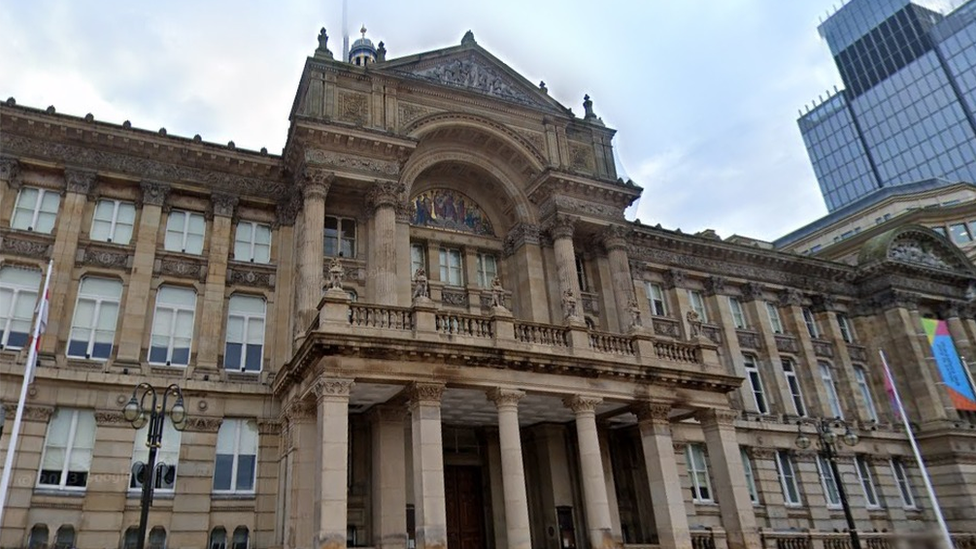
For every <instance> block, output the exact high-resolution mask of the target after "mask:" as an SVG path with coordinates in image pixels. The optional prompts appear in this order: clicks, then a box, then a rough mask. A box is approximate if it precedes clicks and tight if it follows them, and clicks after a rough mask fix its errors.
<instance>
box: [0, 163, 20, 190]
mask: <svg viewBox="0 0 976 549" xmlns="http://www.w3.org/2000/svg"><path fill="white" fill-rule="evenodd" d="M0 179H3V180H5V181H6V182H7V186H9V187H10V188H11V189H13V190H17V189H20V186H21V184H22V183H23V180H22V179H21V177H20V161H18V160H17V159H16V158H10V157H9V156H3V157H0Z"/></svg>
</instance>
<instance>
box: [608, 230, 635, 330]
mask: <svg viewBox="0 0 976 549" xmlns="http://www.w3.org/2000/svg"><path fill="white" fill-rule="evenodd" d="M627 233H628V230H627V229H626V228H624V227H621V226H619V225H611V226H609V227H607V228H606V229H604V231H603V233H602V234H601V238H602V240H603V247H604V248H606V250H607V259H608V260H609V262H610V284H611V287H612V288H613V298H614V302H615V303H616V305H617V318H618V319H619V320H618V322H619V327H620V331H621V332H626V331H627V330H629V329H630V323H631V317H630V300H631V299H633V298H634V279H633V278H632V277H631V276H630V260H629V259H628V258H627Z"/></svg>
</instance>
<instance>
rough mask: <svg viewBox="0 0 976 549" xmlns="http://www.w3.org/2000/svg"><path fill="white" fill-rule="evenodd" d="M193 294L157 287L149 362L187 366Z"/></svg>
mask: <svg viewBox="0 0 976 549" xmlns="http://www.w3.org/2000/svg"><path fill="white" fill-rule="evenodd" d="M196 306H197V294H196V292H194V291H193V290H189V289H186V288H177V287H175V286H160V287H159V290H158V291H157V292H156V312H155V315H154V316H153V329H152V341H151V343H150V347H149V362H151V363H153V364H165V365H167V366H170V365H177V364H178V365H181V366H186V365H187V364H189V363H190V342H191V341H192V339H193V318H194V316H195V313H196Z"/></svg>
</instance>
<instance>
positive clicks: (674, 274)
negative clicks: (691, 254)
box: [664, 269, 686, 289]
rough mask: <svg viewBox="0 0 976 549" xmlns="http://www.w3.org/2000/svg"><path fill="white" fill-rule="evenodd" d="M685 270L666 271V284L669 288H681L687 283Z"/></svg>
mask: <svg viewBox="0 0 976 549" xmlns="http://www.w3.org/2000/svg"><path fill="white" fill-rule="evenodd" d="M685 278H686V275H685V272H684V271H682V270H679V269H668V270H666V271H664V285H665V286H666V287H667V288H668V289H673V288H681V287H683V286H684V285H685Z"/></svg>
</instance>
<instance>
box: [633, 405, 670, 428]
mask: <svg viewBox="0 0 976 549" xmlns="http://www.w3.org/2000/svg"><path fill="white" fill-rule="evenodd" d="M631 411H632V412H634V414H635V415H636V416H637V421H640V422H645V421H649V422H652V423H661V424H667V423H670V422H671V420H670V417H671V405H670V404H664V403H660V402H641V403H639V404H635V405H634V406H633V407H632V408H631Z"/></svg>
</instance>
